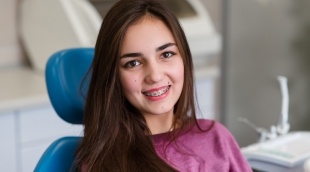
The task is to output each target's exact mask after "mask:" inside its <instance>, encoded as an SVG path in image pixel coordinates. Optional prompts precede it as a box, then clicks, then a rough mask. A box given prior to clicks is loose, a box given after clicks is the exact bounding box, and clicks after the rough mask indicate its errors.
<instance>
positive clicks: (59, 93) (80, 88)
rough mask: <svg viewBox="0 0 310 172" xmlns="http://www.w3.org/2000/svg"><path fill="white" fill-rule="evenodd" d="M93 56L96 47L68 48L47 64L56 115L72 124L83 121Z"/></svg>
mask: <svg viewBox="0 0 310 172" xmlns="http://www.w3.org/2000/svg"><path fill="white" fill-rule="evenodd" d="M93 57H94V49H93V48H72V49H65V50H62V51H59V52H56V53H55V54H53V55H52V56H51V57H50V58H49V60H48V62H47V65H46V71H45V77H46V85H47V91H48V95H49V98H50V100H51V103H52V105H53V107H54V109H55V111H56V112H57V114H58V115H59V116H60V117H61V118H62V119H63V120H65V121H67V122H69V123H72V124H82V117H83V107H84V100H85V96H86V94H87V89H88V83H89V79H90V75H89V76H88V77H85V76H86V74H87V72H88V70H89V68H90V66H91V63H92V61H93Z"/></svg>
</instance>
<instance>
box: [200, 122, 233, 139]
mask: <svg viewBox="0 0 310 172" xmlns="http://www.w3.org/2000/svg"><path fill="white" fill-rule="evenodd" d="M197 124H198V126H196V127H195V129H194V132H195V133H196V132H197V133H200V134H201V135H204V136H205V137H206V136H207V137H208V138H210V137H211V138H212V139H213V140H214V141H216V142H217V144H224V145H226V144H230V143H233V144H235V142H236V141H235V138H234V137H233V135H232V134H231V132H230V131H229V130H228V129H227V128H226V127H225V126H224V125H223V124H221V123H220V122H218V121H215V120H209V119H199V120H198V121H197Z"/></svg>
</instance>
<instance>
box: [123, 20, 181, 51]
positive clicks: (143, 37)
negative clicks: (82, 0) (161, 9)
mask: <svg viewBox="0 0 310 172" xmlns="http://www.w3.org/2000/svg"><path fill="white" fill-rule="evenodd" d="M166 43H175V39H174V37H173V34H172V32H171V31H170V29H169V28H168V27H167V26H166V24H165V23H164V22H163V21H161V20H159V19H157V18H154V17H143V18H142V19H140V20H138V21H136V22H134V23H133V24H132V25H130V26H129V27H128V29H127V31H126V33H125V35H124V39H123V43H122V46H121V52H124V51H135V50H137V49H142V48H150V47H153V48H154V47H158V46H161V45H163V44H166Z"/></svg>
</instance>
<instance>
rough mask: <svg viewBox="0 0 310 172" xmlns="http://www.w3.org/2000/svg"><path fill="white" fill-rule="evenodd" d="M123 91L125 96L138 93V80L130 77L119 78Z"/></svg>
mask: <svg viewBox="0 0 310 172" xmlns="http://www.w3.org/2000/svg"><path fill="white" fill-rule="evenodd" d="M120 81H121V84H122V88H123V91H124V93H125V95H128V94H130V93H133V92H137V93H139V92H140V91H139V90H140V87H139V84H138V83H139V80H138V79H137V78H136V77H134V76H132V75H122V76H121V78H120Z"/></svg>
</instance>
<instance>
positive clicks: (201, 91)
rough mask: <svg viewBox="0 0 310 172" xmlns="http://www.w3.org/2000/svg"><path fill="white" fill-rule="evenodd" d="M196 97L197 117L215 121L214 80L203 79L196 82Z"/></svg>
mask: <svg viewBox="0 0 310 172" xmlns="http://www.w3.org/2000/svg"><path fill="white" fill-rule="evenodd" d="M196 95H197V101H198V105H199V110H200V111H199V110H198V109H197V112H196V113H197V117H198V118H204V119H215V118H216V110H215V101H216V78H213V77H205V78H200V79H198V80H196Z"/></svg>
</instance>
